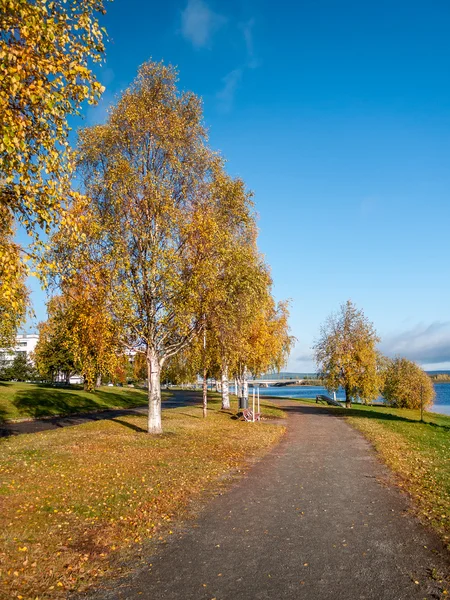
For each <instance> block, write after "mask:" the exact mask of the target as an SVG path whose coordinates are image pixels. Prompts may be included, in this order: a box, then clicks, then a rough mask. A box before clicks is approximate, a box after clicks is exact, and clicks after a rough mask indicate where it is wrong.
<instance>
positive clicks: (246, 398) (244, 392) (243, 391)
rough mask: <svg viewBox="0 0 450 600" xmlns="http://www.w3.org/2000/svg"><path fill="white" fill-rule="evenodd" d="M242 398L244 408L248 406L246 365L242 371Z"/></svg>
mask: <svg viewBox="0 0 450 600" xmlns="http://www.w3.org/2000/svg"><path fill="white" fill-rule="evenodd" d="M242 383H243V386H242V397H243V398H244V406H248V371H247V365H245V366H244V371H243V373H242Z"/></svg>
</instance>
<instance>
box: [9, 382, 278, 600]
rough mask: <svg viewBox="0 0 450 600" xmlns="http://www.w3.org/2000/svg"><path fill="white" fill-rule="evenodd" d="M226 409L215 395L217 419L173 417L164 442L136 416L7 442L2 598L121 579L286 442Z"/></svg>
mask: <svg viewBox="0 0 450 600" xmlns="http://www.w3.org/2000/svg"><path fill="white" fill-rule="evenodd" d="M114 393H115V390H114ZM124 393H125V390H124ZM119 397H120V392H119ZM198 399H199V400H200V399H201V393H198ZM220 406H221V405H220V400H219V399H218V398H217V396H216V395H212V397H211V398H209V399H208V417H207V418H206V419H204V418H202V408H201V405H197V406H183V407H179V408H175V409H172V410H166V411H163V429H164V433H163V434H162V435H159V436H150V435H148V434H147V433H146V432H145V427H146V417H145V416H144V415H142V416H140V415H133V416H120V417H117V418H115V419H110V420H104V421H95V422H90V423H86V424H83V425H78V426H75V427H66V428H62V429H58V430H53V431H46V432H42V433H37V434H28V435H20V436H16V437H9V438H4V439H0V504H1V510H0V582H1V585H2V591H3V593H4V596H2V593H1V592H0V596H1V597H2V598H3V597H5V598H19V599H20V598H23V600H35V599H36V598H39V599H42V600H43V599H44V598H66V597H67V595H68V594H70V592H71V591H81V590H84V589H86V588H88V587H89V586H91V585H93V584H94V585H95V584H99V582H100V580H101V578H102V577H104V576H105V575H108V576H113V577H117V576H120V575H121V574H123V573H124V571H123V565H124V564H128V561H129V560H130V559H131V558H132V559H133V561H132V562H133V564H134V566H137V565H138V563H139V560H140V557H141V556H144V555H147V556H148V554H149V553H151V552H152V550H153V549H154V547H153V544H155V543H158V544H161V543H164V541H165V540H166V539H167V538H168V537H169V536H170V535H171V534H172V533H173V531H174V530H175V527H176V525H177V523H178V522H179V521H180V520H185V519H186V518H190V517H193V516H195V511H196V510H198V507H199V503H198V502H193V500H198V499H204V498H205V493H206V494H207V496H206V497H208V496H209V495H210V494H211V493H216V492H219V491H222V490H223V489H224V486H226V485H228V483H227V482H229V481H231V480H232V479H230V474H234V475H236V474H237V473H238V471H240V472H242V471H245V470H246V469H247V468H248V467H249V464H250V463H249V460H252V459H254V458H258V457H260V456H261V455H262V454H264V453H265V452H266V451H267V450H268V448H270V447H271V446H272V445H273V444H274V443H276V441H277V440H278V439H279V438H280V436H281V435H282V434H283V431H284V427H283V426H282V425H280V424H275V423H274V422H273V421H272V420H270V419H269V420H268V421H266V422H263V423H246V422H244V421H239V420H236V419H233V418H232V417H233V416H234V412H235V411H236V406H235V403H234V402H232V410H231V411H221V410H220ZM261 408H262V412H263V416H266V415H269V416H271V417H274V416H276V415H278V416H284V413H283V412H282V411H281V410H280V409H278V408H276V407H273V406H270V404H269V403H267V402H265V401H264V402H262V403H261ZM202 502H203V500H202ZM200 504H201V503H200ZM144 545H145V548H146V549H145V552H143V548H144Z"/></svg>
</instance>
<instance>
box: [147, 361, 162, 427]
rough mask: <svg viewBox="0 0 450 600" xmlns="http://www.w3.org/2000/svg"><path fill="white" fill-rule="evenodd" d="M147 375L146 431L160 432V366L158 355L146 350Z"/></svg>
mask: <svg viewBox="0 0 450 600" xmlns="http://www.w3.org/2000/svg"><path fill="white" fill-rule="evenodd" d="M147 376H148V433H154V434H156V433H162V426H161V381H160V379H161V367H160V364H159V360H158V356H157V355H156V352H155V351H154V350H152V349H148V350H147Z"/></svg>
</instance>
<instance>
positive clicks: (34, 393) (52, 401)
mask: <svg viewBox="0 0 450 600" xmlns="http://www.w3.org/2000/svg"><path fill="white" fill-rule="evenodd" d="M146 402H147V393H146V392H145V390H139V389H136V388H128V387H127V388H120V387H101V388H99V389H97V390H96V391H95V392H85V391H84V390H83V389H82V387H81V386H70V387H61V388H59V387H53V386H49V385H44V384H42V385H41V384H35V383H10V382H7V383H5V382H0V421H2V420H6V419H21V418H30V417H31V418H36V419H37V418H40V417H50V416H53V415H70V414H74V413H81V412H89V411H95V410H103V409H107V408H130V407H132V406H139V405H143V404H146Z"/></svg>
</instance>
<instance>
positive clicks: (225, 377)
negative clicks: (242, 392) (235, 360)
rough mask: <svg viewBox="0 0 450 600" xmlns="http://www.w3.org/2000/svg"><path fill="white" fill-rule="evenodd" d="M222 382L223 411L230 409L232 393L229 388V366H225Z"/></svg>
mask: <svg viewBox="0 0 450 600" xmlns="http://www.w3.org/2000/svg"><path fill="white" fill-rule="evenodd" d="M220 381H221V387H222V409H223V410H228V409H229V408H230V392H229V388H228V365H224V367H223V369H222V373H221V378H220Z"/></svg>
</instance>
